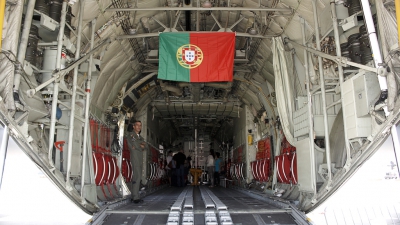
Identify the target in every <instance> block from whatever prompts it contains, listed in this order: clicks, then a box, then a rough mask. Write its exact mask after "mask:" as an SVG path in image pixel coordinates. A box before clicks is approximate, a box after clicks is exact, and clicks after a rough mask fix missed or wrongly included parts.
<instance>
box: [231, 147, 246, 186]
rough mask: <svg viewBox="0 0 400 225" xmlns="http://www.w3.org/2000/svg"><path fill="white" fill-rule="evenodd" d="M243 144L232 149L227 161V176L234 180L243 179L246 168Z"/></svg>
mask: <svg viewBox="0 0 400 225" xmlns="http://www.w3.org/2000/svg"><path fill="white" fill-rule="evenodd" d="M243 148H244V145H241V146H239V147H238V148H237V149H234V150H233V157H232V159H231V160H230V162H229V163H228V166H227V167H228V168H227V171H229V173H228V176H229V177H228V178H229V179H232V180H236V181H243V180H245V179H246V178H245V170H246V164H245V163H244V162H246V160H245V156H244V152H243Z"/></svg>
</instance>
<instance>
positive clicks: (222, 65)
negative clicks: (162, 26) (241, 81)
mask: <svg viewBox="0 0 400 225" xmlns="http://www.w3.org/2000/svg"><path fill="white" fill-rule="evenodd" d="M159 46H160V48H159V62H158V79H162V80H173V81H184V82H215V81H232V78H233V58H234V54H235V33H233V32H192V33H184V32H168V33H161V34H160V35H159Z"/></svg>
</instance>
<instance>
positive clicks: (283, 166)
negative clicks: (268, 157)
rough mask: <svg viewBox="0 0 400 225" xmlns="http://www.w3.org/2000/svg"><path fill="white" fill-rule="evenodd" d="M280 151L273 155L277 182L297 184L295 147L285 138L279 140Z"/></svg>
mask: <svg viewBox="0 0 400 225" xmlns="http://www.w3.org/2000/svg"><path fill="white" fill-rule="evenodd" d="M281 149H282V152H281V154H280V155H278V156H275V164H276V170H277V178H278V182H280V183H284V184H297V159H296V158H297V157H296V147H294V146H292V145H290V144H289V142H288V141H287V140H286V138H284V139H283V141H282V142H281Z"/></svg>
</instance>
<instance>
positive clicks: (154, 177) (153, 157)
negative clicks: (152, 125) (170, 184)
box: [147, 146, 166, 186]
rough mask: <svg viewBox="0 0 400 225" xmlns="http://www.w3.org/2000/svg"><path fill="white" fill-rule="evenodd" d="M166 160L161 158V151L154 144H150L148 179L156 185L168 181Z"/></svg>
mask: <svg viewBox="0 0 400 225" xmlns="http://www.w3.org/2000/svg"><path fill="white" fill-rule="evenodd" d="M164 169H165V162H163V160H162V159H161V158H160V152H159V151H158V149H156V148H155V147H153V146H150V151H149V160H148V164H147V180H149V181H151V182H152V184H153V185H154V186H159V185H161V184H162V183H164V182H166V177H165V176H166V173H165V170H164Z"/></svg>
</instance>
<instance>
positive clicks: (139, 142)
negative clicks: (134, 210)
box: [128, 121, 148, 204]
mask: <svg viewBox="0 0 400 225" xmlns="http://www.w3.org/2000/svg"><path fill="white" fill-rule="evenodd" d="M141 130H142V122H140V121H135V122H134V123H133V132H131V134H130V138H128V147H129V149H130V151H131V162H132V164H133V165H132V167H133V175H132V182H133V184H132V185H131V187H132V188H131V196H132V199H131V200H132V201H133V202H134V203H135V204H137V203H140V202H143V200H142V199H140V195H139V189H140V181H141V178H142V170H143V152H144V151H146V150H147V148H148V146H147V143H146V142H145V141H144V138H143V137H142V136H140V131H141Z"/></svg>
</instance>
